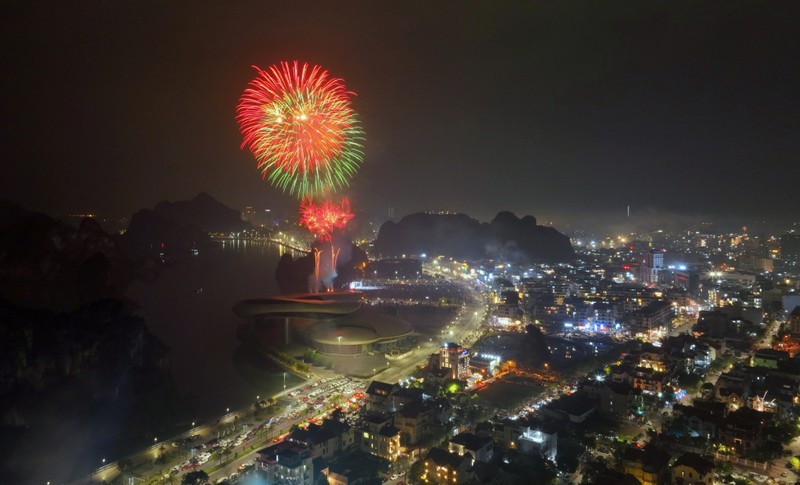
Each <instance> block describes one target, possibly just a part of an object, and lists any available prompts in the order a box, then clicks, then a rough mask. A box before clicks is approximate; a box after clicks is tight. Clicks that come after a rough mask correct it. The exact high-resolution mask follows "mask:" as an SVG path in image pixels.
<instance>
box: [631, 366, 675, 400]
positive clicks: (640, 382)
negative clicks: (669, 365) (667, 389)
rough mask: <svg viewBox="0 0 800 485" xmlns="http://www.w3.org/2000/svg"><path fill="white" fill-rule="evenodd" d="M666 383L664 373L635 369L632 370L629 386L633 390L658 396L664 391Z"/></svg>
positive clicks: (641, 368) (643, 368)
mask: <svg viewBox="0 0 800 485" xmlns="http://www.w3.org/2000/svg"><path fill="white" fill-rule="evenodd" d="M666 382H667V374H666V373H664V372H658V371H656V370H654V369H648V368H647V367H637V368H636V369H635V370H634V373H633V382H632V383H631V384H632V385H633V387H634V388H635V389H641V390H642V391H643V392H646V393H650V394H659V393H661V392H662V391H663V390H664V386H665V385H666Z"/></svg>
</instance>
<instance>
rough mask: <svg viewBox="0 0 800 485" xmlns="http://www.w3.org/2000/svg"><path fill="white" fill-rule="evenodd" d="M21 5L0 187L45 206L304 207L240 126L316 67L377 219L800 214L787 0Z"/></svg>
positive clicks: (355, 194) (14, 21)
mask: <svg viewBox="0 0 800 485" xmlns="http://www.w3.org/2000/svg"><path fill="white" fill-rule="evenodd" d="M12 10H14V11H12V12H10V15H8V16H6V21H5V22H4V23H5V24H6V25H5V26H4V27H5V28H4V29H3V30H4V40H6V43H7V45H10V46H12V48H11V49H9V55H8V65H9V66H10V70H9V72H13V73H14V75H13V76H7V77H6V78H5V79H4V80H3V83H4V87H5V89H3V90H2V91H3V93H4V105H5V106H6V107H7V109H6V113H7V116H6V117H4V130H3V131H4V133H6V136H7V139H6V143H5V148H6V160H7V162H8V163H7V166H8V167H9V168H8V173H7V176H6V177H5V178H4V183H3V185H2V193H3V196H4V198H8V199H11V200H13V201H15V202H19V203H21V204H22V205H24V206H26V207H29V208H31V209H33V210H39V211H43V212H49V213H53V214H65V213H69V212H88V211H104V212H105V213H108V214H112V215H130V214H131V213H132V212H133V211H135V210H137V209H139V208H142V207H152V206H153V205H154V204H155V203H156V202H158V201H160V200H164V199H166V200H179V199H186V198H190V197H192V196H194V195H195V194H196V193H197V192H199V191H207V192H209V193H211V194H212V195H214V196H215V197H217V198H219V199H220V200H221V201H223V202H225V203H226V204H228V205H230V206H232V207H237V208H239V209H241V208H243V207H244V206H245V205H257V206H264V207H268V206H269V207H278V208H284V207H285V208H286V210H287V212H288V211H290V210H291V207H292V204H293V203H292V201H291V200H290V198H289V197H288V196H285V195H282V194H280V192H279V191H277V190H275V189H274V188H272V187H270V186H269V184H267V183H265V182H264V181H262V180H260V179H259V177H258V176H257V175H258V171H257V169H256V166H255V163H254V161H253V160H252V158H251V157H250V156H249V154H248V153H247V152H246V151H243V150H240V149H239V145H240V143H241V141H240V138H239V135H238V133H237V126H236V122H235V120H234V116H235V106H236V103H237V100H238V97H239V95H240V93H241V90H242V89H243V88H244V87H245V86H246V84H247V82H248V80H249V79H250V78H251V77H252V75H253V73H254V71H253V69H252V68H251V67H250V66H251V65H257V66H260V67H262V68H263V67H266V66H268V65H271V64H274V63H276V62H279V61H283V60H287V61H288V60H293V59H298V60H301V61H308V62H312V63H319V64H321V65H324V66H325V67H326V68H327V69H328V70H329V71H330V72H331V74H332V75H333V76H336V77H342V78H344V79H345V80H346V81H347V83H348V87H349V88H351V89H352V90H353V91H354V92H355V93H357V96H355V98H354V106H355V107H356V109H357V110H358V111H359V112H360V113H361V114H362V122H363V126H364V130H365V132H366V141H365V143H364V146H365V156H364V164H363V167H362V170H361V171H360V174H359V177H358V178H356V179H354V180H353V183H352V185H351V187H350V188H349V189H347V190H345V191H343V195H345V196H348V197H350V198H351V200H353V203H354V205H355V207H357V208H361V209H364V210H370V211H373V212H379V213H386V210H387V209H388V208H389V207H393V208H394V211H395V214H396V216H398V217H399V216H403V215H405V214H408V213H411V212H415V211H422V210H428V209H438V210H452V211H457V212H464V213H467V214H470V215H472V216H473V217H476V218H477V219H479V220H490V219H491V218H492V217H493V216H494V215H495V214H496V213H497V212H498V211H500V210H504V209H507V210H512V211H514V212H516V213H517V214H518V215H524V214H532V215H534V216H536V217H537V218H538V219H539V220H540V222H543V221H548V220H554V221H555V222H556V224H558V225H561V226H567V225H570V224H571V225H574V226H580V225H581V224H585V223H588V222H597V221H598V220H599V224H603V223H620V224H624V223H625V222H626V221H625V219H626V217H625V215H626V208H627V207H628V206H630V207H631V208H632V215H634V216H637V217H642V216H643V215H645V214H646V215H648V216H652V217H653V218H658V217H663V218H664V219H670V218H673V219H678V220H680V221H684V220H702V219H703V218H706V217H711V218H714V219H719V220H723V219H731V220H732V222H733V223H741V224H745V223H748V224H755V223H757V222H759V221H761V220H766V221H768V222H775V221H780V222H781V223H785V222H789V221H791V220H792V217H793V216H795V214H796V209H795V204H796V201H797V196H796V192H793V188H794V187H793V182H794V181H796V180H798V178H800V177H799V176H800V173H798V166H797V164H796V163H795V161H796V160H797V155H798V154H800V142H798V140H800V137H798V136H796V135H797V134H798V128H799V127H798V123H797V120H796V117H795V116H793V113H796V112H797V108H798V104H799V103H800V98H799V97H798V96H797V93H796V90H795V89H793V86H795V85H797V84H798V81H800V79H799V78H800V73H799V72H798V68H797V66H796V65H795V64H794V63H791V62H790V60H791V59H794V58H797V54H798V50H799V49H800V46H799V45H798V43H796V42H791V37H790V34H791V32H792V31H793V29H794V25H795V24H796V19H797V18H798V15H797V14H798V10H797V6H796V5H793V4H790V3H775V4H772V5H770V8H769V9H767V8H765V7H763V6H762V5H759V4H756V3H739V4H736V5H730V4H724V5H723V4H704V5H701V6H695V5H689V4H688V3H672V4H669V5H661V6H658V5H626V6H620V5H614V6H609V5H590V4H587V5H581V6H575V5H572V6H569V5H563V4H537V5H529V6H525V7H515V8H508V7H506V8H503V7H502V6H496V5H469V6H467V7H464V8H459V9H455V8H451V7H450V6H448V5H445V4H441V5H434V6H430V5H428V4H421V3H420V4H404V5H403V7H402V8H401V7H393V6H391V5H385V4H379V5H374V4H363V5H353V6H352V8H344V9H342V8H339V7H336V8H331V7H325V6H315V7H314V8H308V9H305V10H304V11H303V12H302V13H301V12H299V11H298V10H296V9H294V8H292V7H290V6H286V5H278V6H267V5H258V4H239V5H235V6H229V5H225V6H223V5H221V4H219V5H214V4H210V5H205V4H201V5H195V4H192V5H191V8H190V6H189V4H188V3H175V4H170V5H158V6H157V7H156V6H154V5H148V4H125V3H121V4H116V5H102V6H97V5H84V6H81V7H80V8H73V7H70V6H61V5H57V4H54V5H50V6H47V7H45V6H41V7H39V8H31V7H27V6H19V7H14V8H13V9H12ZM412 194H413V195H412ZM610 215H613V219H612V218H611V217H610ZM617 217H618V219H617ZM740 221H741V222H740Z"/></svg>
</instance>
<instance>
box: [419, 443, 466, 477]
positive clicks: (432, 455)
mask: <svg viewBox="0 0 800 485" xmlns="http://www.w3.org/2000/svg"><path fill="white" fill-rule="evenodd" d="M471 462H472V457H470V456H459V455H458V453H450V452H448V451H445V450H442V449H440V448H431V451H429V452H428V456H426V457H425V461H424V462H423V468H422V481H423V482H425V483H437V484H441V485H445V484H448V485H452V484H454V483H455V484H458V483H464V482H465V481H467V474H468V473H467V472H468V470H469V469H470V468H471V466H472V463H471Z"/></svg>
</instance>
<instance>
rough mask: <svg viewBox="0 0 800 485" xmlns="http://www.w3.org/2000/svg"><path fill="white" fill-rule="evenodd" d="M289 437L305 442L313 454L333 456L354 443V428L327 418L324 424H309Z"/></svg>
mask: <svg viewBox="0 0 800 485" xmlns="http://www.w3.org/2000/svg"><path fill="white" fill-rule="evenodd" d="M289 439H290V440H293V441H297V442H299V443H303V444H305V445H306V446H307V447H308V449H309V450H311V456H313V457H314V458H316V457H319V456H321V457H323V458H331V457H333V456H334V455H335V454H336V453H339V452H340V451H343V450H346V449H347V448H349V447H350V446H352V445H353V443H354V434H353V428H352V427H351V426H350V425H348V424H347V423H341V422H339V421H334V420H330V419H328V420H325V421H324V422H323V423H322V425H321V426H320V425H316V424H313V423H312V424H309V425H308V427H307V428H305V429H303V428H299V429H296V430H295V431H292V432H291V434H289Z"/></svg>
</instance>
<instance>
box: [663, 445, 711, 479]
mask: <svg viewBox="0 0 800 485" xmlns="http://www.w3.org/2000/svg"><path fill="white" fill-rule="evenodd" d="M672 483H675V484H679V485H684V484H685V485H689V484H694V483H703V484H707V485H714V483H715V482H714V463H713V462H711V461H709V460H706V459H705V458H703V457H702V456H700V455H698V454H696V453H684V454H683V455H681V456H680V457H678V459H677V460H676V461H675V464H674V465H673V466H672Z"/></svg>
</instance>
